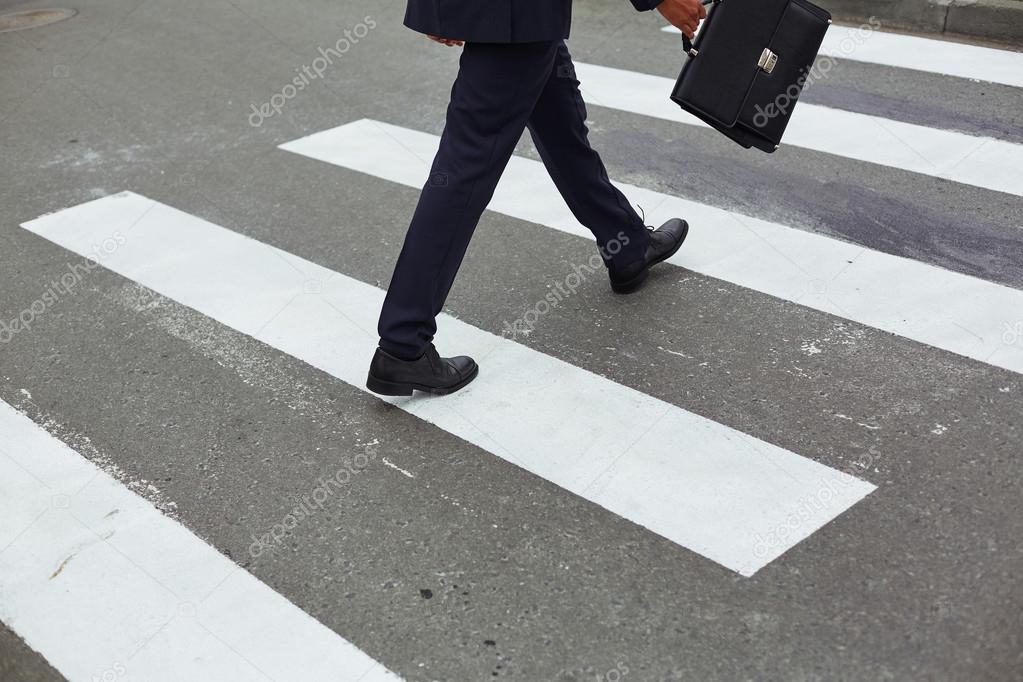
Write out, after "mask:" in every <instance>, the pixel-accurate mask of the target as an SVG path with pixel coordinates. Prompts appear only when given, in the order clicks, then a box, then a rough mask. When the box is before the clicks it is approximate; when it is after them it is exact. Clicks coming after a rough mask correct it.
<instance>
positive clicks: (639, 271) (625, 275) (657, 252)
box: [607, 218, 689, 294]
mask: <svg viewBox="0 0 1023 682" xmlns="http://www.w3.org/2000/svg"><path fill="white" fill-rule="evenodd" d="M688 234H689V223H687V222H686V221H684V220H682V219H681V218H672V219H671V220H669V221H668V222H666V223H664V224H663V225H661V226H660V227H659V228H657V229H656V230H651V231H650V244H649V245H648V246H647V247H646V253H645V254H644V256H643V258H641V259H640V260H638V261H636V262H635V263H629V264H628V265H626V266H625V267H623V268H615V267H614V265H612V266H611V267H609V268H608V271H607V272H608V275H609V276H610V277H611V289H612V291H614V292H615V293H616V294H631V293H632V292H633V291H636V290H637V289H639V287H640V286H641V285H642V284H643V282H645V281H646V278H647V276H648V275H649V274H650V268H652V267H653V266H655V265H657V264H658V263H660V262H661V261H664V260H668V259H669V258H671V257H672V256H674V255H675V252H676V251H678V250H679V248H680V247H681V246H682V242H684V241H685V240H686V235H688Z"/></svg>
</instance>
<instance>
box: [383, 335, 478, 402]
mask: <svg viewBox="0 0 1023 682" xmlns="http://www.w3.org/2000/svg"><path fill="white" fill-rule="evenodd" d="M479 371H480V368H479V365H477V364H476V361H475V360H473V359H472V358H469V357H466V356H464V355H460V356H458V357H456V358H442V357H441V356H440V355H439V354H438V353H437V349H436V348H434V347H433V344H432V343H431V344H430V347H429V348H427V349H426V352H425V353H423V355H422V357H420V358H419V359H418V360H402V359H401V358H396V357H394V356H393V355H391V354H390V353H387V352H386V351H383V350H381V349H379V348H377V352H376V354H375V355H374V356H373V361H372V362H371V363H370V365H369V378H368V379H367V380H366V388H368V389H369V390H371V391H373V392H374V393H379V394H380V395H412V391H413V390H416V391H425V392H427V393H433V394H434V395H447V394H448V393H454V392H455V391H457V390H458V389H460V388H462V387H464V386H466V385H467V384H468V383H469V382H470V381H472V380H473V379H475V378H476V375H477V374H479Z"/></svg>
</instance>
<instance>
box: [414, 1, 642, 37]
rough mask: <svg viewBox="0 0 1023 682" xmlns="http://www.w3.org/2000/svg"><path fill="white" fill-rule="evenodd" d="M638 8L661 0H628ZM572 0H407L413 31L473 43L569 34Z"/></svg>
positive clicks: (566, 35) (640, 8) (565, 35)
mask: <svg viewBox="0 0 1023 682" xmlns="http://www.w3.org/2000/svg"><path fill="white" fill-rule="evenodd" d="M631 2H632V4H633V6H634V7H635V8H636V9H637V10H640V11H646V10H650V9H653V8H655V7H657V5H659V4H661V0H631ZM571 23H572V0H408V6H407V7H406V10H405V25H406V26H408V27H409V28H411V29H412V30H413V31H419V32H420V33H426V34H428V35H433V36H439V37H441V38H451V39H452V40H465V41H467V42H476V43H529V42H535V41H541V40H561V39H563V38H567V37H568V31H569V27H570V26H571Z"/></svg>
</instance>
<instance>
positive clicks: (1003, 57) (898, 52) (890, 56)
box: [661, 24, 1023, 88]
mask: <svg viewBox="0 0 1023 682" xmlns="http://www.w3.org/2000/svg"><path fill="white" fill-rule="evenodd" d="M661 30H662V31H665V32H666V33H672V34H675V35H678V33H679V30H678V29H677V28H675V27H674V26H665V27H664V28H663V29H661ZM820 53H821V54H822V55H825V56H828V57H834V58H836V59H851V60H853V61H857V62H867V63H870V64H881V65H883V66H894V67H896V68H899V69H911V70H913V71H925V72H927V73H937V74H940V75H943V76H955V77H957V78H968V79H970V80H975V81H984V82H987V83H1000V84H1002V85H1010V86H1013V87H1017V88H1019V87H1023V52H1013V51H1011V50H998V49H994V48H990V47H980V46H979V45H967V44H965V43H954V42H951V41H948V40H935V39H934V38H921V37H918V36H909V35H902V34H899V33H887V32H885V31H876V30H871V28H870V27H869V26H863V27H856V26H839V25H837V24H833V25H832V26H831V28H829V29H828V32H827V35H825V36H824V43H823V45H821V50H820Z"/></svg>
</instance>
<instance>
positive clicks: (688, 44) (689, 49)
mask: <svg viewBox="0 0 1023 682" xmlns="http://www.w3.org/2000/svg"><path fill="white" fill-rule="evenodd" d="M721 1H722V0H703V3H702V4H704V5H717V4H719V3H720V2H721ZM682 51H683V52H685V53H686V54H687V55H689V56H690V57H695V56H696V55H698V54H699V52H698V51H697V50H695V49H694V48H693V41H691V40H689V36H687V35H686V34H685V33H683V34H682Z"/></svg>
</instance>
